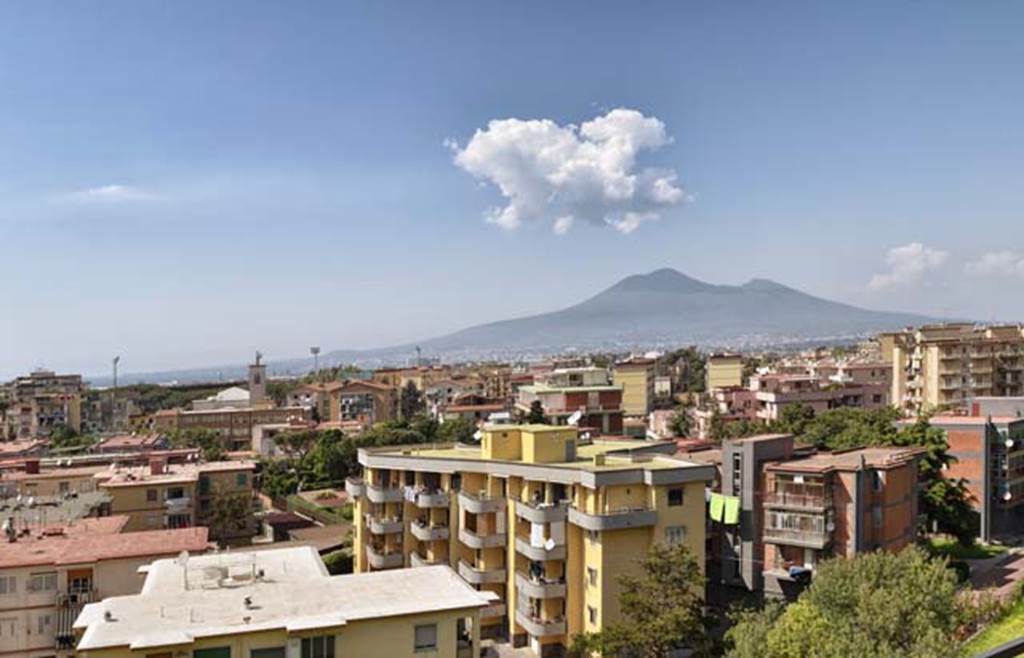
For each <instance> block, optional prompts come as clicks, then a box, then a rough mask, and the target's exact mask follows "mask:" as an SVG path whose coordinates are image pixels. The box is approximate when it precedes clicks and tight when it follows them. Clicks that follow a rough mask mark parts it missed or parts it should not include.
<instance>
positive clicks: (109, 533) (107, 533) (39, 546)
mask: <svg viewBox="0 0 1024 658" xmlns="http://www.w3.org/2000/svg"><path fill="white" fill-rule="evenodd" d="M127 520H128V517H125V516H109V517H104V518H102V519H84V520H82V521H79V522H78V523H77V524H74V525H72V526H69V527H49V528H46V529H44V530H42V531H34V532H32V533H31V534H30V535H27V536H22V537H19V538H18V539H17V541H14V542H9V543H5V544H3V551H0V568H3V569H10V568H18V567H35V566H59V565H71V564H92V563H95V562H102V561H104V560H121V559H128V558H150V557H154V558H155V557H161V556H168V555H177V554H178V553H180V552H181V551H200V552H202V551H205V550H206V549H207V547H208V545H209V540H208V539H207V532H208V530H207V529H206V528H179V529H177V530H146V531H142V532H131V533H122V532H121V530H122V529H123V528H124V525H125V523H126V522H127Z"/></svg>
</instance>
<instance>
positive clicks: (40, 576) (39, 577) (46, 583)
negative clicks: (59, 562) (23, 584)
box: [28, 573, 57, 592]
mask: <svg viewBox="0 0 1024 658" xmlns="http://www.w3.org/2000/svg"><path fill="white" fill-rule="evenodd" d="M56 589H57V574H56V573H34V574H32V575H31V576H29V578H28V591H30V592H52V591H54V590H56Z"/></svg>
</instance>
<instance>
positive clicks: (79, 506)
mask: <svg viewBox="0 0 1024 658" xmlns="http://www.w3.org/2000/svg"><path fill="white" fill-rule="evenodd" d="M30 500H31V502H32V504H29V501H30ZM107 502H110V496H109V495H108V494H107V493H106V492H103V491H88V492H84V493H77V494H75V495H73V496H52V497H47V496H38V497H36V496H22V497H21V500H20V501H19V500H18V498H17V497H16V496H14V497H10V498H0V519H4V520H6V519H8V518H13V519H14V522H15V524H16V527H18V528H20V527H22V526H24V525H28V526H39V527H42V526H51V525H55V524H56V525H60V524H67V523H72V522H74V521H77V520H79V519H83V518H85V517H89V516H93V515H94V514H95V512H96V510H97V508H99V507H100V505H102V504H103V503H107Z"/></svg>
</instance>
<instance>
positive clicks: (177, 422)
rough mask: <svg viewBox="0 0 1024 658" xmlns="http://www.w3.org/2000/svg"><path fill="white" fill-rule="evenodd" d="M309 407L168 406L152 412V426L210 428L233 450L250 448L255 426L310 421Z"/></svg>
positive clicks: (180, 429)
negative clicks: (207, 407)
mask: <svg viewBox="0 0 1024 658" xmlns="http://www.w3.org/2000/svg"><path fill="white" fill-rule="evenodd" d="M311 418H312V414H311V412H310V410H309V408H307V407H244V408H240V409H239V408H224V409H206V410H198V411H196V410H193V411H185V410H182V409H168V410H164V411H158V412H156V413H155V414H153V423H152V429H153V430H154V431H156V432H161V433H170V432H185V431H188V430H209V431H211V432H213V433H215V434H216V435H217V436H219V437H221V439H222V440H223V442H224V447H225V449H227V450H231V451H241V450H248V449H249V447H250V446H251V445H252V432H253V427H256V426H257V425H282V424H289V423H301V422H309V420H310V419H311Z"/></svg>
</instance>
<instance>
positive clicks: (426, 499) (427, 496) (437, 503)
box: [416, 489, 450, 509]
mask: <svg viewBox="0 0 1024 658" xmlns="http://www.w3.org/2000/svg"><path fill="white" fill-rule="evenodd" d="M449 500H450V498H449V496H448V492H447V491H441V490H440V489H438V490H436V491H424V492H421V493H418V494H416V507H419V508H421V509H430V508H432V507H448V501H449Z"/></svg>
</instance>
